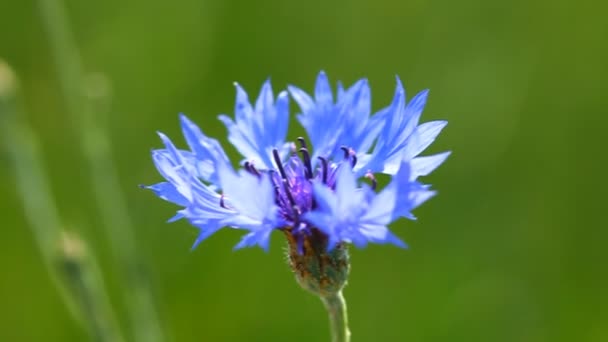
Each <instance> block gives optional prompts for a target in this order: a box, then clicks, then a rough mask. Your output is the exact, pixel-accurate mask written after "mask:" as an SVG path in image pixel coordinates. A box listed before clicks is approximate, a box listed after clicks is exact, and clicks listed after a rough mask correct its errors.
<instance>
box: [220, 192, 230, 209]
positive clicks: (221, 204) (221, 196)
mask: <svg viewBox="0 0 608 342" xmlns="http://www.w3.org/2000/svg"><path fill="white" fill-rule="evenodd" d="M220 207H222V208H224V209H228V207H226V204H225V203H224V194H221V195H220Z"/></svg>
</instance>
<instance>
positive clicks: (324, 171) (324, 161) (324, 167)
mask: <svg viewBox="0 0 608 342" xmlns="http://www.w3.org/2000/svg"><path fill="white" fill-rule="evenodd" d="M319 160H320V161H321V180H322V181H323V184H327V159H325V158H323V157H319Z"/></svg>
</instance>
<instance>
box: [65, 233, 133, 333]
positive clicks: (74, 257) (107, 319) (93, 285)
mask: <svg viewBox="0 0 608 342" xmlns="http://www.w3.org/2000/svg"><path fill="white" fill-rule="evenodd" d="M58 260H59V266H60V269H61V270H62V273H63V276H64V278H65V279H66V285H67V288H68V290H70V292H71V293H72V295H73V297H74V298H75V299H76V300H77V302H78V304H79V306H80V308H81V310H82V313H83V315H84V317H86V321H87V323H88V324H89V328H90V331H91V334H92V336H93V339H94V340H95V341H99V342H122V341H124V339H123V338H122V337H121V336H120V334H118V332H117V329H116V327H117V324H116V321H115V320H113V319H111V318H113V317H114V316H113V315H112V314H111V306H110V304H109V303H110V301H109V299H108V297H107V294H106V291H105V289H104V285H103V280H102V279H101V273H100V272H99V268H98V266H97V262H96V261H95V259H94V258H93V256H92V255H91V254H90V253H88V252H87V249H86V246H85V244H84V242H83V241H82V240H80V239H79V238H78V237H77V236H75V235H73V234H69V233H66V232H64V233H63V234H62V237H61V246H60V256H59V258H58Z"/></svg>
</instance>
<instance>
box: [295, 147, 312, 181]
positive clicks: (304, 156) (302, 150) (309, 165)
mask: <svg viewBox="0 0 608 342" xmlns="http://www.w3.org/2000/svg"><path fill="white" fill-rule="evenodd" d="M298 141H299V142H300V145H301V146H302V148H300V153H302V159H303V160H304V166H306V178H307V179H311V178H312V163H311V162H310V153H309V152H308V146H306V140H304V138H302V137H299V138H298Z"/></svg>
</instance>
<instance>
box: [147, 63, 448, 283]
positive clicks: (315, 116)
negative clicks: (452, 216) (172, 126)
mask: <svg viewBox="0 0 608 342" xmlns="http://www.w3.org/2000/svg"><path fill="white" fill-rule="evenodd" d="M236 88H237V96H236V105H235V109H234V112H235V115H234V120H233V119H231V118H230V117H228V116H226V115H220V117H219V118H220V120H221V121H222V122H223V123H224V125H225V126H226V128H227V129H228V134H229V135H228V139H229V141H230V142H231V143H232V145H234V147H235V148H236V149H237V151H238V152H239V153H240V154H241V155H242V156H243V158H244V159H243V161H242V162H241V163H240V167H239V168H238V170H235V169H234V168H233V166H232V164H231V163H230V161H229V159H228V157H227V156H226V153H225V152H224V150H223V149H222V147H221V146H220V144H219V143H218V141H217V140H215V139H213V138H210V137H208V136H207V135H206V134H205V133H204V132H203V131H202V130H201V129H200V128H199V127H198V126H196V125H195V124H194V123H193V122H192V121H190V120H189V119H188V118H187V117H186V116H185V115H181V116H180V121H181V127H182V131H183V135H184V137H185V140H186V143H187V145H188V147H189V148H188V149H186V150H184V149H178V148H177V147H175V145H174V144H173V143H172V142H171V140H169V138H167V137H166V136H165V135H163V134H162V133H159V135H160V137H161V140H162V141H163V143H164V145H165V146H164V148H163V149H158V150H154V151H152V157H153V160H154V164H155V165H156V167H157V169H158V171H159V172H160V174H161V175H162V176H163V177H164V178H165V181H164V182H161V183H158V184H155V185H151V186H147V188H148V189H150V190H153V191H154V192H155V193H156V194H157V195H158V196H159V197H161V198H163V199H165V200H167V201H170V202H173V203H175V204H177V205H179V206H180V207H182V209H181V210H179V211H178V212H177V215H176V216H175V217H174V218H173V220H175V219H180V218H185V219H186V220H188V221H189V222H190V223H191V224H192V225H194V226H195V227H197V228H198V229H199V230H200V233H199V236H198V238H197V239H196V242H195V244H194V246H196V245H198V244H199V243H200V242H201V241H202V240H204V239H206V238H207V237H209V236H210V235H212V234H213V233H215V232H216V231H218V230H219V229H221V228H224V227H229V228H233V229H241V230H244V231H246V234H245V235H244V237H243V238H242V240H241V241H240V243H239V244H238V245H237V246H236V248H242V247H249V246H254V245H258V246H260V247H262V248H264V249H268V245H269V240H270V235H271V233H272V232H273V231H275V230H279V231H282V232H283V233H285V235H286V237H287V240H288V242H289V245H290V247H291V250H292V253H291V258H292V263H293V264H294V268H296V269H298V263H299V262H300V261H299V259H298V258H300V256H306V255H312V254H315V253H316V255H318V254H319V253H325V252H327V253H329V254H331V253H336V252H333V251H334V250H335V249H336V248H337V249H341V248H343V246H344V244H345V243H352V244H354V245H355V246H357V247H363V246H365V245H367V243H369V242H372V243H391V244H394V245H397V246H400V247H405V246H406V245H405V243H404V242H403V241H401V240H400V239H399V238H398V237H396V236H395V235H394V234H393V233H392V232H391V231H390V230H389V229H388V228H387V226H388V225H389V224H390V223H391V222H392V221H394V220H396V219H398V218H400V217H406V218H409V219H414V216H413V215H412V213H411V211H412V210H413V209H414V208H416V207H417V206H419V205H420V204H422V203H423V202H424V201H426V200H427V199H429V198H430V197H432V196H433V195H434V194H435V192H434V191H432V190H430V188H429V186H428V185H424V184H422V183H420V182H418V181H417V178H418V177H419V176H425V175H427V174H429V173H430V172H432V171H433V170H434V169H435V168H437V167H438V166H439V165H440V164H441V163H443V162H444V160H445V159H446V158H447V156H448V155H449V152H444V153H440V154H436V155H433V156H425V157H419V156H418V155H419V154H420V153H421V152H422V151H423V150H424V149H426V147H428V146H429V145H430V144H431V143H432V142H433V141H434V140H435V138H436V137H437V135H438V134H439V133H440V131H441V130H442V128H443V127H444V126H445V125H446V122H445V121H432V122H427V123H423V124H419V119H420V116H421V114H422V110H423V108H424V105H425V103H426V98H427V94H428V92H427V91H423V92H421V93H419V94H417V95H416V96H414V97H413V98H412V99H411V100H410V101H409V102H407V103H406V101H405V91H404V89H403V86H402V85H401V82H400V81H399V79H397V86H396V90H395V95H394V98H393V100H392V102H391V103H390V105H389V106H388V107H386V108H384V109H382V110H380V111H378V112H377V113H375V114H373V115H372V112H371V92H370V88H369V85H368V83H367V80H365V79H362V80H360V81H358V82H356V83H355V84H354V85H352V86H351V87H349V88H347V89H344V88H343V87H342V86H341V85H339V86H338V90H337V96H336V99H334V96H333V92H332V89H331V86H330V83H329V81H328V79H327V77H326V75H325V73H323V72H321V73H320V74H319V76H318V78H317V82H316V86H315V90H314V98H313V97H311V96H310V95H308V94H307V93H306V92H304V91H302V90H300V89H299V88H296V87H294V86H290V87H288V92H287V91H283V92H281V93H279V95H278V96H277V97H276V98H275V96H274V95H273V91H272V87H271V85H270V81H266V83H264V85H263V87H262V89H261V91H260V94H259V96H258V98H257V100H256V102H255V104H254V105H253V104H252V103H251V102H250V101H249V99H248V96H247V93H246V92H245V90H243V89H242V88H241V87H240V86H239V85H238V84H237V85H236ZM289 95H291V97H292V98H293V99H294V100H295V101H296V102H297V104H298V105H299V107H300V110H301V113H300V114H299V115H298V116H297V117H298V120H299V122H300V123H301V124H302V126H303V127H304V129H305V130H306V132H307V135H308V139H304V138H298V139H296V140H297V143H295V142H288V141H287V128H288V124H289ZM308 142H310V145H309V144H308ZM376 173H382V174H387V175H389V176H391V180H390V182H389V184H388V185H387V186H385V187H384V188H383V189H382V190H378V189H377V182H376V179H375V177H374V174H376ZM361 179H366V182H361V181H360V180H361ZM311 253H312V254H311ZM300 271H301V272H303V273H307V272H312V271H311V270H300Z"/></svg>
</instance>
